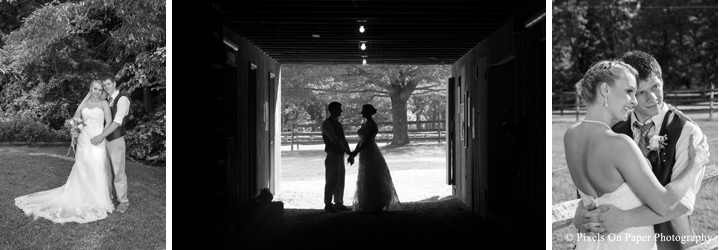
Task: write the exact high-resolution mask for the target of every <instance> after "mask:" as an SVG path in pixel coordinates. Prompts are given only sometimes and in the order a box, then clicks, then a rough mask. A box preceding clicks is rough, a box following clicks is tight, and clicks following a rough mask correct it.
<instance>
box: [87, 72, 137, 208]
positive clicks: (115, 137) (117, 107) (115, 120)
mask: <svg viewBox="0 0 719 250" xmlns="http://www.w3.org/2000/svg"><path fill="white" fill-rule="evenodd" d="M100 80H101V81H102V85H103V87H104V88H105V92H107V94H108V96H107V98H108V99H107V100H108V103H110V111H111V112H112V123H110V126H109V127H107V128H106V129H105V130H104V131H102V134H100V135H98V136H95V137H93V138H92V139H91V140H90V141H91V142H92V144H95V145H97V144H99V143H101V142H102V141H103V140H104V139H107V143H106V144H105V145H106V147H107V157H108V159H107V161H106V162H107V165H106V167H107V168H108V169H109V168H110V167H112V170H113V171H112V173H113V176H114V180H113V181H111V182H112V183H113V184H114V185H113V186H114V188H115V197H116V198H117V201H118V202H119V203H120V204H119V205H117V208H116V210H117V211H118V212H120V213H124V212H125V211H127V208H128V207H129V206H130V201H129V200H128V199H127V176H126V175H125V124H126V123H127V119H128V117H127V115H128V114H129V110H130V99H129V98H127V96H125V95H123V94H120V91H118V90H117V85H116V82H115V77H114V76H111V75H103V77H102V78H100ZM110 190H112V188H110ZM110 193H111V195H112V191H110Z"/></svg>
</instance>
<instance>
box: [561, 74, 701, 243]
mask: <svg viewBox="0 0 719 250" xmlns="http://www.w3.org/2000/svg"><path fill="white" fill-rule="evenodd" d="M636 75H637V72H636V70H635V69H634V68H632V67H631V66H629V65H627V64H625V63H622V62H619V61H614V60H610V61H601V62H598V63H596V64H594V65H592V67H591V68H590V69H589V70H588V71H587V72H586V73H585V74H584V77H583V78H582V80H580V81H579V82H578V83H577V84H576V89H577V94H578V95H580V96H581V97H582V100H584V102H585V103H586V105H587V116H586V117H585V120H583V121H581V122H580V123H577V124H575V125H573V126H571V127H570V128H569V129H568V130H567V132H566V133H565V134H564V149H565V157H566V160H567V165H568V169H569V172H570V174H571V177H572V181H573V182H574V185H575V186H576V187H577V188H578V189H579V193H580V196H581V202H580V205H583V206H590V205H597V206H598V205H603V204H611V205H614V206H616V207H618V208H620V209H623V210H626V209H631V208H634V207H638V206H642V205H645V204H646V205H648V206H649V207H650V208H651V209H652V210H654V212H656V213H657V214H660V215H663V214H666V213H667V212H668V211H669V210H670V209H671V208H673V207H674V206H676V205H677V204H678V203H679V201H680V199H681V198H682V197H683V196H684V194H685V193H686V192H687V190H689V187H690V186H691V185H692V184H693V183H694V179H693V178H692V177H694V176H696V174H697V173H698V171H699V170H700V169H701V167H702V166H703V165H704V164H705V163H707V162H708V159H707V152H708V149H707V145H706V137H704V139H703V140H702V143H701V144H699V145H700V146H698V147H696V149H695V146H694V139H695V138H694V137H693V135H692V136H691V137H690V143H689V158H690V162H689V166H688V167H687V168H686V169H685V170H684V171H683V172H682V173H681V174H680V175H679V176H678V177H677V178H676V179H675V180H674V181H672V182H671V183H669V184H668V185H666V186H662V185H661V184H660V183H659V181H657V179H656V178H655V177H654V175H653V174H652V170H651V167H650V165H649V163H648V162H647V161H646V159H645V158H644V157H643V156H642V153H641V151H640V150H639V147H638V146H637V145H636V144H635V143H634V141H632V139H631V138H629V137H628V136H626V135H621V134H617V133H614V132H613V131H612V130H611V128H610V126H613V125H614V124H616V123H617V122H619V121H623V120H626V119H627V115H628V114H629V113H630V112H631V111H632V110H633V107H634V105H636V98H635V97H634V92H635V90H636V86H637V85H636V80H635V77H636ZM695 151H696V152H695ZM577 249H656V243H655V238H654V228H653V227H652V226H642V227H631V228H627V229H624V230H623V231H621V232H619V233H617V234H609V235H596V236H589V235H581V234H580V235H579V236H578V237H577Z"/></svg>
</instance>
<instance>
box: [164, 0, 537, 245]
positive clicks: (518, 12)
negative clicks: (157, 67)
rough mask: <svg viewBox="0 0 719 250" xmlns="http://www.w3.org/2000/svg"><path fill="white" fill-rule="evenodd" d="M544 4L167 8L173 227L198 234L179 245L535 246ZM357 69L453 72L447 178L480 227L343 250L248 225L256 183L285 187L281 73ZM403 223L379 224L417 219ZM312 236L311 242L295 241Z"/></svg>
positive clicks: (432, 0)
mask: <svg viewBox="0 0 719 250" xmlns="http://www.w3.org/2000/svg"><path fill="white" fill-rule="evenodd" d="M545 4H546V3H545V2H544V1H537V0H507V1H504V0H489V1H469V0H446V1H442V0H419V1H414V0H382V1H380V0H346V1H338V0H313V1H290V0H284V1H282V0H265V1H214V2H210V1H208V2H202V3H193V4H187V5H184V6H175V10H173V15H174V18H173V25H172V26H173V40H174V42H173V44H174V46H173V51H174V53H173V55H172V56H173V57H174V58H173V59H172V61H173V74H172V76H173V78H174V79H175V82H176V83H177V84H174V85H173V86H174V87H173V89H172V95H173V97H172V98H173V100H174V101H173V108H172V109H173V110H174V111H173V113H174V114H175V117H176V118H175V119H174V121H175V122H174V124H173V127H174V128H175V129H174V130H175V131H174V136H173V141H174V143H173V152H174V153H173V154H174V157H173V161H174V165H173V166H174V167H173V173H174V174H173V182H174V184H173V185H172V186H173V194H174V202H173V205H172V207H173V209H176V211H175V212H174V216H173V223H174V224H175V225H183V224H187V226H183V227H182V228H183V229H182V230H188V229H184V228H187V227H190V228H193V229H191V230H192V233H191V235H194V236H193V237H185V236H183V237H182V238H179V236H175V240H177V241H178V242H184V241H188V242H195V243H197V242H199V243H201V244H207V245H208V246H226V247H227V246H229V247H231V248H241V249H247V248H250V249H252V248H289V247H293V248H294V247H296V248H309V247H313V248H315V247H318V248H360V247H364V246H375V245H373V244H375V243H376V242H377V241H390V244H389V245H381V246H398V247H408V248H409V247H422V248H424V247H426V246H429V245H435V244H437V245H439V246H454V245H457V244H459V243H462V244H464V243H466V244H471V245H470V246H472V247H480V246H483V245H487V244H490V243H491V244H499V245H505V246H512V245H513V244H515V243H518V242H523V243H527V242H530V243H532V242H533V243H536V246H538V247H544V245H545V241H544V238H545V237H544V235H542V234H544V232H545V230H544V228H545V227H546V226H545V217H546V216H545V214H546V213H545V211H546V210H545V208H544V204H545V203H546V200H545V190H546V188H545V169H546V168H545V159H546V156H545V149H546V148H545V147H546V145H547V144H546V140H545V114H544V111H545V91H546V87H545V86H546V85H545V84H546V83H545V66H546V61H547V60H546V54H545V48H546V39H545V38H546V18H545V12H546V6H545ZM360 26H362V27H363V28H364V29H365V32H359V27H360ZM363 44H364V46H365V49H364V50H363V49H361V47H362V45H363ZM362 60H366V61H367V63H368V64H449V65H452V77H451V78H450V79H448V86H447V103H448V105H447V106H448V110H447V115H448V116H447V118H448V119H447V124H446V125H447V126H446V128H447V131H446V132H447V166H446V168H447V171H446V173H447V175H446V180H447V185H451V186H452V190H453V191H452V196H453V197H454V198H456V200H458V201H460V206H463V207H464V208H465V209H466V211H469V213H470V214H471V217H472V218H475V219H476V224H478V225H477V228H482V230H476V231H473V229H472V228H473V227H472V226H471V225H470V226H468V227H465V226H464V225H463V226H462V227H459V228H457V229H456V230H457V231H458V233H456V238H455V239H452V238H446V237H440V238H437V239H433V240H430V241H429V242H427V241H423V240H421V239H422V238H426V237H432V236H433V235H435V236H436V235H437V234H436V233H435V232H427V233H426V234H423V233H421V232H422V231H417V230H407V231H411V232H412V233H411V234H412V235H408V236H406V237H404V236H403V237H383V236H379V235H375V234H371V232H368V231H370V230H367V229H366V228H362V229H358V231H362V232H353V231H352V230H351V229H349V230H345V231H346V232H348V233H349V234H352V233H364V234H366V235H367V237H371V238H368V239H367V240H366V241H359V242H358V241H353V243H352V244H350V245H342V246H337V245H334V246H332V245H327V244H324V243H321V242H322V241H323V240H324V238H323V237H322V235H317V236H316V239H314V238H312V237H310V236H308V235H312V233H311V232H310V233H307V232H305V234H303V237H305V238H307V237H309V238H311V239H305V240H304V241H301V243H296V242H293V243H292V244H291V243H288V242H287V241H283V239H285V238H288V237H287V236H286V235H287V233H288V232H286V231H283V229H282V228H283V224H285V225H284V226H286V221H285V223H283V222H282V219H280V221H279V222H278V221H275V220H273V219H271V218H269V219H261V220H257V219H256V218H255V217H253V216H257V214H258V213H260V212H258V211H255V210H253V209H251V208H248V207H250V205H248V204H250V203H251V202H252V201H253V198H254V197H256V196H257V195H258V193H259V191H260V190H262V189H263V188H269V189H270V191H271V192H275V191H277V188H278V182H279V180H280V178H281V174H280V173H279V170H278V169H279V168H280V143H279V141H280V130H279V126H278V125H277V124H279V122H280V121H279V120H280V113H281V110H280V108H281V107H280V99H281V98H280V97H281V93H280V89H281V87H280V86H281V82H282V72H281V65H284V64H361V63H362ZM185 117H187V118H185ZM320 206H321V204H319V205H318V207H320ZM430 209H431V208H430ZM268 210H269V209H268ZM280 213H282V209H280ZM401 214H402V212H401V211H399V212H397V213H394V214H392V213H390V214H389V215H385V216H395V217H398V218H400V219H399V221H400V223H401V222H402V220H405V221H408V222H409V221H410V220H413V218H411V217H402V215H401ZM253 218H255V219H253ZM284 219H285V220H286V219H287V218H284ZM415 219H416V218H415ZM472 223H475V222H472ZM274 224H278V225H279V226H278V227H277V228H275V227H273V226H272V225H274ZM479 224H481V225H479ZM370 226H371V225H370ZM407 227H409V226H407ZM268 228H269V229H268ZM305 228H306V229H307V230H310V231H311V230H313V228H315V227H312V226H306V227H305ZM398 228H399V229H400V230H401V229H402V228H403V227H402V226H399V227H398ZM260 229H262V230H260ZM407 229H410V228H407ZM427 230H430V229H427ZM425 231H426V230H425ZM430 231H431V230H430ZM488 231H492V233H491V234H487V232H488ZM176 233H177V231H176ZM396 233H397V234H400V235H401V234H402V232H401V231H400V232H396ZM176 235H184V234H176ZM283 235H284V236H283ZM439 235H453V233H449V234H439ZM474 237H476V238H474ZM498 237H500V238H498ZM377 238H379V240H378V239H377ZM415 238H416V239H417V240H416V241H411V242H408V241H410V240H408V239H415ZM457 238H461V240H456V239H457ZM392 239H394V240H392ZM400 239H401V240H400ZM529 239H532V240H529ZM535 239H536V240H535ZM311 241H317V242H318V243H317V245H301V244H305V243H306V242H311ZM507 241H510V242H507ZM511 241H515V242H511ZM332 242H333V243H337V242H340V243H341V242H342V240H341V239H340V240H335V241H332ZM372 242H374V243H372ZM458 242H459V243H458ZM295 243H296V244H295ZM430 243H431V244H430ZM175 244H178V245H180V244H179V243H175ZM423 246H424V247H423ZM460 246H461V245H460Z"/></svg>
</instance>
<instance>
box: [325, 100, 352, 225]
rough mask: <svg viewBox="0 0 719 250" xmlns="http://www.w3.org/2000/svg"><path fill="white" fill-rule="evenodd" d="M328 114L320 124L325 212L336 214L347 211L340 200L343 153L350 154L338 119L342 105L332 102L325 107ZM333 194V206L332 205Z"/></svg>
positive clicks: (343, 179) (343, 163)
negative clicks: (323, 165)
mask: <svg viewBox="0 0 719 250" xmlns="http://www.w3.org/2000/svg"><path fill="white" fill-rule="evenodd" d="M327 110H328V111H329V113H330V117H328V118H327V119H326V120H325V121H324V122H323V123H322V140H323V141H324V143H325V152H327V158H325V200H324V201H325V212H327V213H336V212H338V211H349V210H350V209H349V208H347V207H346V206H345V205H343V204H342V203H343V201H342V198H343V196H344V192H345V190H344V189H345V162H344V159H345V153H347V154H350V153H352V151H350V146H349V144H348V143H347V139H345V133H344V128H343V127H342V124H341V123H340V122H339V120H337V119H338V117H339V116H341V115H342V104H340V103H339V102H332V103H330V104H329V105H328V106H327ZM333 194H334V198H335V204H334V205H332V195H333Z"/></svg>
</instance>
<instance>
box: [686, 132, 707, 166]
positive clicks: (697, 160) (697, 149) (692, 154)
mask: <svg viewBox="0 0 719 250" xmlns="http://www.w3.org/2000/svg"><path fill="white" fill-rule="evenodd" d="M695 140H696V138H695V136H694V134H691V135H690V136H689V151H688V154H689V159H690V160H691V161H692V162H693V165H694V166H697V167H702V166H704V165H706V164H707V163H709V144H707V137H706V135H705V136H704V137H702V141H701V142H700V143H699V144H698V145H697V146H695V145H694V144H695V143H694V141H695Z"/></svg>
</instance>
